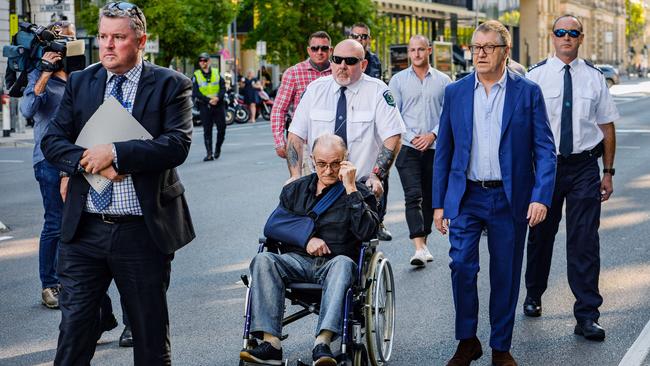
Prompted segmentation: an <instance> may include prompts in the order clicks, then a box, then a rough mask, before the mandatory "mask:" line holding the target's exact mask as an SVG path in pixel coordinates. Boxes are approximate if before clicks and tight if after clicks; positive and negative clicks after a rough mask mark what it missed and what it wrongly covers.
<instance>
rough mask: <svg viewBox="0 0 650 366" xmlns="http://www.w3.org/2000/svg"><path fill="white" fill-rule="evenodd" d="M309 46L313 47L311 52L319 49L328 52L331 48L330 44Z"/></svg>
mask: <svg viewBox="0 0 650 366" xmlns="http://www.w3.org/2000/svg"><path fill="white" fill-rule="evenodd" d="M309 48H310V49H311V52H318V50H321V51H322V52H327V51H329V50H330V46H309Z"/></svg>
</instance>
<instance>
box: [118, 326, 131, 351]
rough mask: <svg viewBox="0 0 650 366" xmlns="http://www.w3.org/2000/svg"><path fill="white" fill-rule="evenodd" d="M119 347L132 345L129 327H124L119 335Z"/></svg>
mask: <svg viewBox="0 0 650 366" xmlns="http://www.w3.org/2000/svg"><path fill="white" fill-rule="evenodd" d="M119 344H120V347H133V334H132V333H131V327H126V326H125V327H124V330H123V331H122V335H120V342H119Z"/></svg>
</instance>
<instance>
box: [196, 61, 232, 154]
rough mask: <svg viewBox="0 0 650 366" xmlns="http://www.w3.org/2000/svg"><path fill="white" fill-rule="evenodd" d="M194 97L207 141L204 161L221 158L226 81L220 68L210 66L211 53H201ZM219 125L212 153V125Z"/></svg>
mask: <svg viewBox="0 0 650 366" xmlns="http://www.w3.org/2000/svg"><path fill="white" fill-rule="evenodd" d="M192 84H193V86H192V97H193V98H194V102H195V103H196V105H197V107H198V108H199V118H200V119H201V124H202V125H203V139H204V141H205V158H203V161H210V160H214V159H219V156H220V155H221V145H223V140H224V139H225V138H226V105H225V103H224V102H223V98H224V95H225V94H226V83H225V82H224V80H223V78H222V77H221V75H220V74H219V69H218V68H216V67H210V55H208V54H207V53H205V52H203V53H201V54H200V55H199V68H198V69H196V70H195V71H194V76H193V77H192ZM213 124H216V125H217V144H216V146H215V148H214V155H213V153H212V125H213Z"/></svg>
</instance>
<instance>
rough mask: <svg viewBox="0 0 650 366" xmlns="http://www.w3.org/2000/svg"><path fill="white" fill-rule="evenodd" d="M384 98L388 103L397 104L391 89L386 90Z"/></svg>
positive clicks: (390, 104)
mask: <svg viewBox="0 0 650 366" xmlns="http://www.w3.org/2000/svg"><path fill="white" fill-rule="evenodd" d="M384 100H385V101H386V104H388V105H389V106H391V107H394V106H395V98H393V94H392V93H391V92H390V90H386V91H384Z"/></svg>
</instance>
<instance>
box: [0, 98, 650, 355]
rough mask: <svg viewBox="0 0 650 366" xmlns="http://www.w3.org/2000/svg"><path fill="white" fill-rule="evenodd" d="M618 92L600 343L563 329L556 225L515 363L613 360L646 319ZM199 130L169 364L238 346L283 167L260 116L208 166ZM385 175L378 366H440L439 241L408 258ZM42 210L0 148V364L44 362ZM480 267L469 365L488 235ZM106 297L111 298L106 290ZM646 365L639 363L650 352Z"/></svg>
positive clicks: (634, 142) (300, 329) (517, 335)
mask: <svg viewBox="0 0 650 366" xmlns="http://www.w3.org/2000/svg"><path fill="white" fill-rule="evenodd" d="M619 101H620V102H622V103H621V104H620V111H621V114H622V115H623V118H622V119H621V120H620V121H619V122H618V123H617V127H618V151H617V157H616V169H617V174H616V177H615V181H614V182H615V183H614V184H615V187H614V188H615V192H614V196H613V198H612V199H611V201H610V202H607V203H606V204H604V205H603V219H602V224H601V230H600V235H601V255H602V272H601V283H600V288H601V292H602V294H603V297H604V299H605V302H604V304H603V306H602V308H601V312H602V317H601V324H602V325H603V326H604V327H605V328H606V330H607V339H606V340H605V342H603V343H592V342H588V341H585V340H583V339H582V338H579V337H577V336H574V335H573V326H574V319H573V316H572V304H573V296H572V294H571V292H570V290H569V287H568V285H567V281H566V264H565V263H566V260H565V249H564V245H563V244H562V243H563V242H564V240H565V231H564V230H563V229H562V230H561V231H560V233H559V235H558V238H557V243H558V245H556V248H555V253H554V255H555V260H554V263H553V267H552V271H551V278H550V283H549V290H548V291H547V293H546V295H545V297H544V298H543V301H544V316H543V317H541V318H538V319H528V318H525V317H524V316H523V315H522V314H521V311H520V309H519V310H518V312H517V317H516V324H515V330H514V340H513V348H512V352H513V355H514V356H515V357H516V358H517V360H518V361H519V363H520V364H521V365H585V366H594V365H618V364H619V362H620V360H621V359H622V358H623V356H624V354H625V353H626V351H627V350H628V348H629V347H630V346H631V345H632V344H633V342H634V341H635V340H636V339H637V337H638V336H639V334H640V333H641V330H642V329H643V327H644V326H645V325H646V323H647V322H648V320H649V319H650V296H649V294H650V244H649V241H648V237H650V229H649V228H650V227H649V226H648V220H650V209H648V208H647V207H650V195H649V194H648V193H649V191H650V165H649V164H648V163H647V158H648V156H650V117H649V116H648V114H647V111H648V110H649V109H650V99H647V98H641V97H636V98H628V99H619ZM202 137H203V136H202V131H201V129H200V128H199V129H196V130H195V136H194V142H193V145H192V149H191V151H190V156H189V158H188V159H187V161H186V162H185V164H183V165H182V166H181V167H180V175H181V177H182V180H183V182H184V184H185V187H186V194H187V199H188V201H189V206H190V209H191V212H192V216H193V219H194V225H195V228H196V231H197V238H196V240H194V241H193V242H192V243H191V244H189V245H188V246H186V247H185V248H183V249H182V250H180V251H179V252H178V253H177V255H176V258H175V259H174V262H173V264H172V267H173V273H172V281H171V286H170V288H169V292H168V298H169V309H170V317H171V335H172V352H173V362H174V363H175V364H178V365H234V364H237V362H238V351H239V349H240V348H241V344H242V340H241V330H242V324H243V322H242V320H243V319H242V314H243V305H244V294H245V290H244V288H243V285H242V284H241V282H240V280H239V276H240V275H241V274H243V273H246V272H247V266H248V263H249V261H250V259H251V257H252V256H253V255H254V254H255V252H256V247H257V245H256V244H257V238H258V236H259V235H260V234H261V230H262V227H263V224H264V222H265V220H266V217H267V216H268V214H269V213H270V212H271V211H272V209H273V208H274V207H275V206H276V204H277V197H278V195H279V192H280V188H281V186H282V184H283V182H284V180H285V179H286V178H287V170H286V166H285V163H284V161H283V160H280V159H278V158H277V157H275V154H274V150H273V145H272V137H271V133H270V128H269V125H268V123H258V124H256V125H244V126H233V127H229V128H228V132H227V136H226V144H225V145H224V149H223V154H222V157H221V158H220V159H219V160H218V161H214V162H207V163H204V162H202V158H203V154H204V148H203V141H202V140H203V139H202ZM396 173H397V172H393V174H392V176H391V179H392V181H391V193H390V200H389V213H388V216H387V219H386V224H387V226H388V228H389V229H390V230H391V231H392V233H393V235H394V238H395V239H394V240H393V241H392V242H385V243H382V244H381V246H380V249H381V250H382V251H383V252H384V253H385V254H386V256H387V257H388V258H389V259H390V261H391V263H392V264H393V270H394V274H395V280H396V288H397V295H396V296H397V329H396V335H395V344H394V353H393V358H392V360H391V362H390V363H389V364H390V365H395V366H398V365H444V364H445V362H446V360H447V359H448V358H449V357H450V356H451V355H452V354H453V352H454V350H455V347H456V341H455V340H454V331H453V319H454V311H453V303H452V297H451V287H450V270H449V268H448V263H449V258H448V255H447V251H448V242H447V238H446V237H442V236H440V235H438V234H434V235H432V238H431V239H430V250H431V252H432V253H433V255H434V257H435V259H434V261H433V262H432V263H430V264H429V265H427V267H426V268H424V269H420V270H416V269H413V268H412V267H411V266H410V265H409V264H408V259H409V257H410V256H411V255H412V251H413V249H412V247H411V244H410V243H409V241H408V230H407V227H406V222H405V221H404V205H403V193H402V190H401V185H400V183H399V179H398V175H397V174H396ZM42 215H43V210H42V207H41V202H40V195H39V193H38V185H37V183H36V181H35V180H34V177H33V170H32V168H31V149H30V148H0V221H2V222H4V223H5V224H6V225H8V226H9V227H10V228H11V229H12V230H11V231H10V232H8V233H4V234H0V240H2V238H1V237H2V236H11V237H12V238H11V239H6V238H5V240H2V241H0V288H1V289H2V290H3V291H2V292H1V293H0V324H1V325H2V326H0V365H39V364H49V363H51V360H52V359H53V357H54V353H55V349H56V341H57V335H58V328H57V326H58V322H59V319H60V313H59V312H58V311H55V310H48V309H46V308H44V307H43V306H41V305H40V283H39V280H38V253H37V245H38V235H39V232H40V226H41V225H42ZM481 262H482V263H483V264H484V266H483V268H482V271H481V272H480V274H479V292H480V294H479V296H480V301H481V306H480V322H479V331H478V336H479V338H480V339H481V341H482V342H483V344H484V351H486V352H485V355H484V356H483V357H482V358H481V359H480V360H479V361H478V362H475V363H474V364H475V365H480V366H482V365H489V361H490V352H489V349H488V345H487V344H488V339H489V317H488V312H487V307H488V306H487V305H488V301H487V299H488V295H489V282H488V276H487V274H488V273H489V268H488V267H489V266H488V263H489V262H488V258H487V249H486V245H485V240H484V241H483V242H482V243H481ZM523 292H524V291H522V293H521V298H520V304H521V301H523V296H524V293H523ZM111 294H112V297H113V299H114V300H117V296H118V295H117V292H116V290H115V288H111ZM115 311H116V312H117V313H118V314H119V312H120V309H115ZM118 318H119V316H118ZM314 326H315V317H311V318H309V319H307V320H304V321H301V322H298V323H295V324H293V325H290V326H288V327H287V328H286V329H285V331H286V333H288V334H289V335H290V336H289V338H288V339H287V340H286V341H285V342H284V352H285V357H289V359H290V360H292V361H294V360H296V359H297V358H302V359H303V360H305V359H309V358H310V356H311V352H310V350H311V345H312V343H313V339H312V334H313V329H314ZM121 329H122V327H121V326H120V327H118V328H117V329H115V330H113V331H111V332H109V333H105V334H104V336H103V337H102V339H101V341H100V344H99V345H98V347H97V351H96V354H95V358H94V364H96V365H128V364H131V363H132V352H131V350H130V349H123V348H119V347H118V345H117V338H118V337H119V334H120V332H121ZM643 364H644V365H650V360H648V359H646V361H645V363H643Z"/></svg>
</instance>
